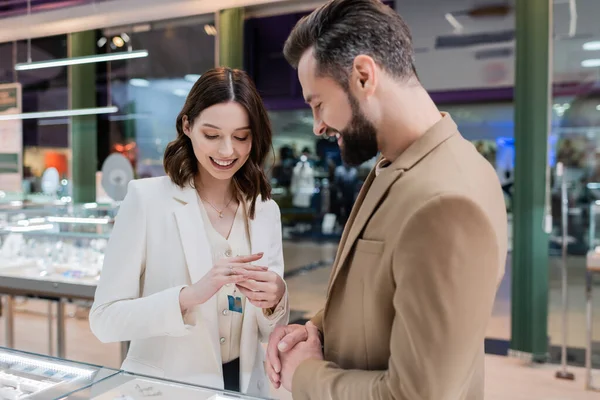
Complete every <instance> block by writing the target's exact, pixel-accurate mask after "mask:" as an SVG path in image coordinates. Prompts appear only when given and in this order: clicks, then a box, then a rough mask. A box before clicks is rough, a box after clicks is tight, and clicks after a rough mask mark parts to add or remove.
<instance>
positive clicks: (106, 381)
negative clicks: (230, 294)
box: [0, 347, 261, 400]
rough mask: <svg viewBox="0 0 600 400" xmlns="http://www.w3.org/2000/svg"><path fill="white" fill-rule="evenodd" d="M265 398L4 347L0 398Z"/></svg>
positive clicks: (0, 353)
mask: <svg viewBox="0 0 600 400" xmlns="http://www.w3.org/2000/svg"><path fill="white" fill-rule="evenodd" d="M146 398H152V399H155V400H161V399H178V400H187V399H190V400H191V399H194V400H233V399H238V400H261V399H259V398H256V397H251V396H246V395H243V394H240V393H231V392H226V391H223V390H219V389H213V388H208V387H203V386H196V385H192V384H187V383H182V382H174V381H170V380H167V379H163V378H155V377H149V376H143V375H137V374H132V373H129V372H126V371H120V370H115V369H111V368H104V367H101V366H96V365H90V364H85V363H80V362H75V361H68V360H65V359H61V358H55V357H49V356H44V355H40V354H34V353H27V352H23V351H18V350H12V349H7V348H3V347H0V399H11V400H25V399H27V400H42V399H44V400H58V399H61V400H62V399H67V400H82V399H86V400H87V399H93V400H137V399H146Z"/></svg>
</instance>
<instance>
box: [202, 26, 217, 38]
mask: <svg viewBox="0 0 600 400" xmlns="http://www.w3.org/2000/svg"><path fill="white" fill-rule="evenodd" d="M204 32H206V34H207V35H209V36H217V28H215V27H214V25H208V24H207V25H204Z"/></svg>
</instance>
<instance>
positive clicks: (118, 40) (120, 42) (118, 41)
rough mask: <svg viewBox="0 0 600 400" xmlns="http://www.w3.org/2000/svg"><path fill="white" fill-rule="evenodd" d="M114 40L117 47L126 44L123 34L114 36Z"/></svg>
mask: <svg viewBox="0 0 600 400" xmlns="http://www.w3.org/2000/svg"><path fill="white" fill-rule="evenodd" d="M112 42H113V44H114V45H115V46H117V47H123V46H125V41H124V40H123V38H122V37H121V36H115V37H113V38H112Z"/></svg>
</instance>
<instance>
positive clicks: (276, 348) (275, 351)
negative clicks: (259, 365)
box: [265, 325, 308, 389]
mask: <svg viewBox="0 0 600 400" xmlns="http://www.w3.org/2000/svg"><path fill="white" fill-rule="evenodd" d="M307 339H308V332H307V330H306V327H305V326H303V325H287V326H278V327H276V328H275V330H273V332H272V333H271V336H270V337H269V344H268V346H267V361H266V365H265V368H266V372H267V376H268V377H269V380H270V381H271V383H272V384H273V386H274V387H275V388H276V389H279V386H281V379H280V375H279V374H280V372H281V359H280V352H281V353H284V352H286V351H288V350H290V349H292V348H294V346H296V344H298V343H300V342H304V341H305V340H307Z"/></svg>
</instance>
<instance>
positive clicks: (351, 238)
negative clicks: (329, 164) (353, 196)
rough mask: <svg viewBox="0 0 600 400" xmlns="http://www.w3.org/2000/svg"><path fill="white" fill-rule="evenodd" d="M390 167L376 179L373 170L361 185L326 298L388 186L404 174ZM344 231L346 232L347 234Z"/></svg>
mask: <svg viewBox="0 0 600 400" xmlns="http://www.w3.org/2000/svg"><path fill="white" fill-rule="evenodd" d="M390 167H391V166H390ZM390 167H388V168H386V169H385V170H383V171H382V172H381V173H380V174H379V176H377V177H376V178H375V170H373V171H371V173H370V175H369V178H368V179H367V181H366V182H365V184H364V185H363V189H362V190H361V192H360V195H359V197H358V198H357V201H356V203H355V206H354V207H353V209H352V213H351V215H350V218H349V219H348V227H347V228H346V229H345V231H344V235H342V241H341V242H340V247H339V248H338V254H337V256H336V258H337V262H336V263H335V268H334V271H333V273H332V277H331V279H330V281H329V288H328V291H327V294H328V296H329V292H330V291H331V288H332V287H333V284H334V282H335V279H336V278H337V276H338V274H339V272H340V270H341V269H342V268H343V266H344V263H345V262H346V259H347V258H348V255H349V254H350V251H351V250H352V248H353V247H354V243H355V242H356V240H357V239H358V237H359V236H360V234H361V232H362V231H363V229H364V227H365V225H366V224H367V222H368V221H369V219H370V218H371V215H372V214H373V213H374V212H375V210H376V209H377V207H378V206H379V203H380V202H381V200H382V199H383V197H384V196H385V194H386V193H387V191H388V189H389V188H390V186H391V185H392V184H393V183H394V182H395V181H396V180H397V179H398V178H400V177H401V176H402V174H403V173H404V170H402V169H399V170H395V169H391V168H390ZM346 231H347V232H348V233H347V234H346Z"/></svg>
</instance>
